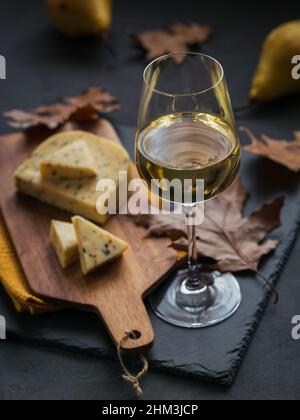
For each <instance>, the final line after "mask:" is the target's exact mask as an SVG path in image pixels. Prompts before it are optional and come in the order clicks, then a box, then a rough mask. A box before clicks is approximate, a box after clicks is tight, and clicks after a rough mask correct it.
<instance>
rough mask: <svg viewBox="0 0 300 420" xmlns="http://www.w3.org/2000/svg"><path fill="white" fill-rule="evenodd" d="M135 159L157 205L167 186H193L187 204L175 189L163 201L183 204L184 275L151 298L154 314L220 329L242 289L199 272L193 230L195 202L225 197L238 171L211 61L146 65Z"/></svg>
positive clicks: (233, 135) (227, 107)
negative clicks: (154, 192) (176, 182)
mask: <svg viewBox="0 0 300 420" xmlns="http://www.w3.org/2000/svg"><path fill="white" fill-rule="evenodd" d="M135 155H136V164H137V168H138V171H139V174H140V176H141V178H142V179H144V180H145V181H146V182H147V185H148V187H149V188H151V187H153V185H154V184H155V185H156V186H157V191H158V193H159V194H160V195H161V196H162V198H163V199H165V196H164V195H163V192H164V190H165V188H164V185H166V183H165V181H166V180H167V181H169V182H171V181H172V180H173V179H176V180H180V181H181V182H182V184H184V182H185V181H186V180H189V181H191V182H192V184H189V185H192V188H190V190H189V192H190V193H191V194H188V195H187V196H188V197H189V198H187V199H186V195H184V194H179V195H178V194H175V193H176V189H175V190H174V189H173V193H170V194H169V201H170V202H174V203H177V204H178V203H179V204H181V205H182V207H183V209H184V212H185V217H186V225H187V237H188V268H187V270H182V271H180V272H178V273H176V274H175V275H174V276H172V278H170V280H169V281H168V282H167V283H166V284H164V285H163V286H162V287H161V288H160V289H159V290H158V291H157V292H156V293H155V294H153V295H152V296H151V297H150V303H151V306H152V308H153V309H154V312H155V313H156V314H157V315H158V316H159V317H160V318H162V319H164V320H165V321H167V322H169V323H171V324H173V325H177V326H181V327H187V328H202V327H207V326H211V325H215V324H217V323H220V322H222V321H224V320H225V319H227V318H229V317H230V316H231V315H232V314H233V313H234V312H235V311H236V310H237V309H238V307H239V305H240V303H241V299H242V297H241V291H240V287H239V284H238V282H237V280H236V279H235V277H234V276H233V275H232V274H231V273H225V274H221V273H219V272H213V273H210V274H208V273H203V272H201V267H200V265H199V263H198V255H197V254H198V253H197V236H196V226H195V223H193V221H194V220H195V219H196V211H197V206H198V204H199V202H201V201H202V202H205V201H207V200H209V199H212V198H214V197H216V196H217V195H218V194H220V193H222V192H224V191H225V190H226V189H227V188H228V187H229V186H230V185H231V184H232V182H233V181H234V180H235V178H236V176H237V174H238V170H239V166H240V142H239V137H238V134H237V129H236V124H235V120H234V116H233V112H232V107H231V101H230V97H229V94H228V89H227V85H226V81H225V78H224V71H223V68H222V66H221V64H220V63H219V62H218V61H217V60H215V59H214V58H212V57H209V56H207V55H204V54H198V53H187V54H186V53H178V54H169V55H166V56H163V57H160V58H158V59H157V60H155V61H153V62H152V63H151V64H149V66H148V67H147V68H146V70H145V72H144V86H143V94H142V100H141V104H140V111H139V119H138V128H137V136H136V145H135ZM199 181H200V183H199ZM201 182H202V184H201ZM199 185H204V187H203V191H202V199H201V198H197V197H199V195H198V194H197V193H198V192H199ZM152 189H153V188H152ZM182 191H186V190H185V189H184V188H183V189H182ZM200 196H201V195H200ZM200 229H201V226H200ZM217 246H218V244H217V243H216V247H217ZM200 249H201V243H200ZM154 263H155V262H154Z"/></svg>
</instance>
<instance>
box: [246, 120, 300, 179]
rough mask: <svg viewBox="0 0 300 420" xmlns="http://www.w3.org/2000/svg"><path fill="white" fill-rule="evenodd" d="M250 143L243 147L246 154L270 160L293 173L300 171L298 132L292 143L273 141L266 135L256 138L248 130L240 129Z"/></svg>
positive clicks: (299, 139) (299, 135)
mask: <svg viewBox="0 0 300 420" xmlns="http://www.w3.org/2000/svg"><path fill="white" fill-rule="evenodd" d="M241 130H242V131H244V132H245V133H247V135H248V136H249V137H250V139H251V141H252V143H251V144H250V145H248V146H245V147H244V150H246V151H247V152H250V153H253V154H255V155H258V156H263V157H265V158H267V159H271V160H273V161H274V162H276V163H279V164H280V165H283V166H285V167H287V168H288V169H290V170H291V171H294V172H299V171H300V131H296V132H295V139H294V140H293V141H286V140H275V139H273V138H271V137H268V136H266V135H262V136H261V138H259V137H257V136H256V135H255V134H254V133H253V132H252V131H251V130H250V129H249V128H246V127H242V128H241Z"/></svg>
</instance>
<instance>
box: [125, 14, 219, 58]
mask: <svg viewBox="0 0 300 420" xmlns="http://www.w3.org/2000/svg"><path fill="white" fill-rule="evenodd" d="M211 31H212V29H211V27H210V26H207V25H200V24H198V23H193V24H191V25H187V24H184V23H180V22H179V23H175V24H174V25H171V26H170V27H169V28H168V30H167V31H162V30H156V31H146V32H142V33H140V34H138V35H133V39H134V40H135V41H136V42H137V43H138V44H139V45H141V46H142V47H143V48H144V49H145V50H146V51H147V55H146V58H147V59H148V60H153V59H155V58H157V57H160V56H162V55H164V54H168V53H171V54H173V53H178V52H180V53H184V52H188V46H189V45H195V44H203V43H204V42H206V41H207V40H208V38H209V36H210V34H211ZM173 59H174V61H175V62H177V63H179V64H180V63H181V62H183V60H184V55H174V57H173Z"/></svg>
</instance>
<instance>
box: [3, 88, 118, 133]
mask: <svg viewBox="0 0 300 420" xmlns="http://www.w3.org/2000/svg"><path fill="white" fill-rule="evenodd" d="M118 109H119V104H118V101H117V99H116V98H115V97H114V96H112V95H110V94H109V93H108V92H107V91H106V90H104V89H103V88H101V87H92V88H89V89H87V90H86V91H85V92H83V94H82V95H80V96H78V97H73V98H65V99H64V102H62V103H57V104H54V105H49V106H40V107H38V108H36V109H34V110H32V111H23V110H19V109H14V110H12V111H8V112H5V113H4V116H5V117H6V118H7V119H8V124H9V125H10V126H11V127H14V128H20V129H22V130H27V129H29V128H32V127H37V126H45V127H47V128H49V129H50V130H55V129H56V128H58V127H59V126H61V125H62V124H65V123H66V122H67V121H70V120H75V121H85V120H90V119H93V118H95V117H96V116H97V113H98V112H113V111H117V110H118Z"/></svg>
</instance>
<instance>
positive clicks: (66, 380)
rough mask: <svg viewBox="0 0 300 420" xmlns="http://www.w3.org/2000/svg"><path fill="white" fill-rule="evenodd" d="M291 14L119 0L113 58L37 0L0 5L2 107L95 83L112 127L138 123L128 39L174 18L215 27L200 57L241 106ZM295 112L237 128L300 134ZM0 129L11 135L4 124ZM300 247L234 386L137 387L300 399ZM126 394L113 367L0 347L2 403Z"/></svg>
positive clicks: (295, 13)
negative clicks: (296, 321)
mask: <svg viewBox="0 0 300 420" xmlns="http://www.w3.org/2000/svg"><path fill="white" fill-rule="evenodd" d="M297 8H298V10H297V9H296V6H295V3H294V2H287V1H285V2H283V3H281V4H279V3H277V2H274V3H273V4H271V3H270V2H262V1H260V2H256V1H252V2H248V3H246V2H239V4H238V3H237V2H233V1H219V2H217V1H214V2H202V1H200V0H198V1H195V0H184V1H176V0H172V1H162V0H151V1H141V0H140V1H134V0H130V1H126V0H115V7H114V22H113V27H112V30H111V40H112V42H113V45H114V47H115V49H116V50H117V53H118V55H117V56H112V55H111V54H110V52H109V51H107V49H106V48H105V47H104V46H103V45H101V43H100V42H99V40H98V39H88V40H73V39H67V38H64V37H62V36H60V35H59V34H57V33H56V32H55V31H54V30H52V27H51V25H50V24H49V21H48V18H47V14H46V12H45V10H44V7H43V2H42V1H40V0H26V1H20V0H10V1H5V2H4V1H2V2H1V9H0V31H1V36H0V54H2V55H4V56H5V57H6V59H7V80H6V81H0V98H1V100H0V111H1V112H2V111H4V110H8V109H10V108H12V107H21V108H22V107H23V108H30V107H35V106H37V105H40V104H46V103H52V102H54V101H56V100H57V99H58V98H59V97H61V96H68V95H76V94H78V93H80V91H81V90H83V89H84V88H86V87H88V86H90V85H94V84H101V85H103V86H104V87H105V88H107V89H109V90H110V91H111V92H112V93H113V94H115V95H116V96H118V98H119V99H120V102H121V104H122V110H121V112H119V113H118V114H116V115H115V116H114V117H113V120H114V122H116V123H121V124H123V125H134V124H135V122H136V116H137V111H138V102H139V95H140V87H141V82H142V71H143V68H144V65H145V62H144V60H143V56H142V55H141V54H140V52H139V50H138V49H136V48H135V47H134V46H133V45H132V44H131V42H130V41H129V39H128V34H129V33H131V32H139V31H142V30H145V29H155V28H162V27H164V26H166V25H168V24H170V23H172V22H174V21H177V20H183V21H186V22H191V21H194V20H195V21H198V22H200V23H210V24H212V25H213V26H214V28H215V32H214V37H213V39H212V41H211V42H210V43H209V44H207V45H205V46H204V48H203V51H204V52H206V53H209V54H210V55H213V56H215V57H216V58H218V59H220V60H221V61H222V63H223V65H224V67H225V72H226V75H227V80H228V84H229V89H230V92H231V95H232V99H233V103H234V104H240V103H243V102H244V101H245V98H246V96H247V92H248V88H249V84H250V81H251V77H252V74H253V71H254V69H255V66H256V63H257V59H258V55H259V51H260V46H261V43H262V41H263V39H264V37H265V35H266V34H267V33H268V32H269V31H270V30H271V29H272V28H274V27H275V26H277V25H278V24H280V23H282V22H285V21H287V20H290V19H295V18H297V17H298V18H299V17H300V6H297ZM299 53H300V51H299ZM298 115H299V116H300V106H299V97H295V98H288V99H284V100H280V101H279V102H276V103H275V104H270V105H265V106H263V107H258V108H256V109H255V110H251V111H248V112H246V113H244V114H242V115H241V116H240V117H239V119H238V123H239V124H247V123H248V124H249V122H251V126H252V127H253V128H255V124H256V123H257V124H260V125H261V124H262V123H263V125H265V127H266V130H267V131H268V133H269V134H271V135H274V136H277V137H280V136H290V134H291V132H292V131H294V130H296V129H298V130H300V120H299V124H298V126H295V121H296V119H295V117H296V116H298ZM0 131H1V133H5V132H7V131H8V127H7V126H6V124H5V122H4V121H3V119H1V121H0ZM262 182H263V174H262ZM0 193H1V192H0ZM299 250H300V241H298V243H297V244H296V246H295V248H294V250H293V253H292V255H291V258H290V260H289V262H288V265H287V266H286V268H285V270H284V273H283V274H282V276H281V281H280V283H279V287H278V290H279V293H280V298H281V300H280V303H279V305H278V306H276V307H275V306H273V305H270V307H269V308H268V311H267V313H266V314H265V316H264V318H263V321H262V323H261V325H260V327H259V329H258V333H257V335H256V337H255V340H254V342H253V344H252V346H251V348H250V351H249V353H248V355H247V357H246V359H245V362H244V364H243V367H242V369H241V371H240V373H239V376H238V378H237V380H236V382H235V384H234V386H233V387H232V388H231V389H224V388H221V387H217V386H214V385H208V384H205V383H202V382H199V381H195V380H191V379H184V378H179V377H174V376H169V375H164V374H158V373H151V372H150V373H149V374H148V375H147V377H146V378H145V380H144V381H143V388H144V391H145V398H147V399H175V400H176V399H300V382H299V373H300V357H299V355H300V341H299V342H295V341H293V340H292V338H291V328H292V326H291V319H292V317H293V316H294V315H296V314H300V279H299V269H298V266H299V262H298V260H299ZM0 314H1V308H0ZM131 397H132V392H131V389H130V388H129V387H128V385H127V384H124V383H123V382H122V379H121V377H120V368H119V366H118V365H117V364H116V363H113V362H108V361H103V360H99V359H96V358H92V357H85V356H84V355H76V354H73V353H69V352H68V353H67V352H63V351H61V350H56V349H46V348H42V347H37V346H34V347H33V346H32V345H29V344H28V343H26V342H21V341H11V340H10V341H5V342H1V341H0V398H1V399H130V398H131Z"/></svg>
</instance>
